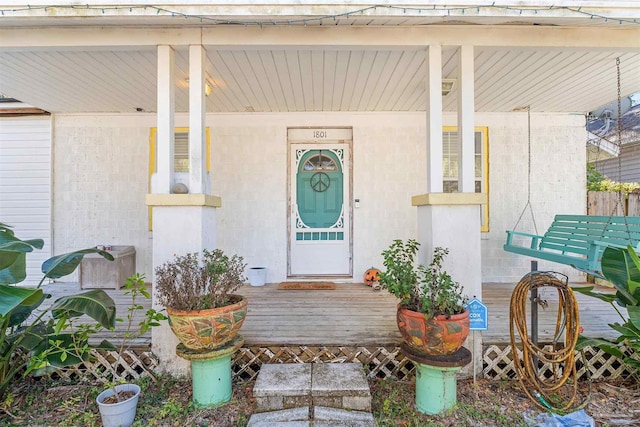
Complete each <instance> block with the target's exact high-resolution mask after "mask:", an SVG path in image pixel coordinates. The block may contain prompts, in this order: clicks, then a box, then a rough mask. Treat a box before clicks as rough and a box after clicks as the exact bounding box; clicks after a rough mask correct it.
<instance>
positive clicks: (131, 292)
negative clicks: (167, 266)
mask: <svg viewBox="0 0 640 427" xmlns="http://www.w3.org/2000/svg"><path fill="white" fill-rule="evenodd" d="M144 279H145V276H144V275H143V274H140V273H135V274H134V275H133V276H130V277H128V278H127V280H126V282H125V284H124V289H125V291H124V294H125V295H127V296H129V297H130V298H131V304H130V305H129V307H127V320H126V322H127V326H126V329H125V334H124V337H123V338H122V341H121V342H120V346H119V347H118V362H120V361H121V360H123V358H122V355H123V353H124V350H125V349H126V348H128V346H127V345H126V344H127V341H129V340H133V339H136V338H138V337H140V336H141V335H143V334H145V333H146V332H148V331H149V330H150V329H151V328H152V327H154V326H159V325H160V321H162V320H166V319H167V317H166V316H165V315H164V314H163V313H162V310H160V311H158V310H156V309H154V308H149V309H147V310H146V312H145V316H144V318H143V319H142V320H141V321H140V322H139V323H138V327H137V330H136V331H135V332H134V331H133V330H132V329H133V325H134V316H135V314H136V312H138V311H140V310H144V309H145V308H144V306H143V305H142V304H140V303H139V302H138V301H139V298H140V297H143V298H145V299H151V294H150V293H149V291H147V285H146V283H145V281H144ZM117 320H118V321H120V320H122V319H117ZM116 385H117V384H112V385H111V387H110V388H111V390H113V396H114V400H115V402H114V403H116V402H122V401H123V400H126V397H125V396H123V394H122V393H121V392H119V391H118V390H117V389H116V387H115V386H116Z"/></svg>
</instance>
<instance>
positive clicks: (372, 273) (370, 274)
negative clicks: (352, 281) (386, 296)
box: [364, 267, 380, 286]
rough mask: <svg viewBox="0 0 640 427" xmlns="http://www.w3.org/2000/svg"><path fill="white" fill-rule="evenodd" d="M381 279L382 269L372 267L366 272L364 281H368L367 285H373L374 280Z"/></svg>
mask: <svg viewBox="0 0 640 427" xmlns="http://www.w3.org/2000/svg"><path fill="white" fill-rule="evenodd" d="M379 280H380V270H378V269H377V268H373V267H371V268H369V269H368V270H367V271H365V272H364V283H366V284H367V285H369V286H371V285H373V283H374V282H377V281H379Z"/></svg>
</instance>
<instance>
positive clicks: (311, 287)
mask: <svg viewBox="0 0 640 427" xmlns="http://www.w3.org/2000/svg"><path fill="white" fill-rule="evenodd" d="M335 288H336V284H335V283H333V282H282V283H280V284H279V285H278V289H283V290H288V291H331V290H334V289H335Z"/></svg>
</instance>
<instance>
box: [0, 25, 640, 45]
mask: <svg viewBox="0 0 640 427" xmlns="http://www.w3.org/2000/svg"><path fill="white" fill-rule="evenodd" d="M461 43H463V44H471V45H474V46H499V47H537V48H540V47H542V48H563V49H567V48H570V49H589V50H598V49H606V50H616V51H637V50H638V49H640V27H639V28H609V27H608V28H602V27H593V28H568V27H533V26H532V27H521V26H446V25H445V26H429V27H411V28H406V27H377V28H371V27H285V26H279V27H268V28H266V27H265V28H259V27H248V28H239V27H214V28H204V29H200V28H162V29H149V28H115V27H114V28H111V27H109V28H100V29H96V28H30V29H28V30H27V29H25V28H19V29H0V50H40V49H47V48H58V49H63V48H65V49H78V48H80V49H86V48H106V49H128V48H132V47H135V48H138V49H139V48H141V47H145V46H146V47H153V48H154V49H155V46H157V45H159V44H166V45H173V46H187V45H190V44H203V45H205V46H212V47H216V48H233V47H244V48H246V47H248V46H251V47H255V48H260V47H269V48H273V47H278V46H279V47H296V46H297V47H306V48H309V47H315V46H317V47H319V48H326V47H327V46H333V47H336V48H339V49H345V48H363V47H373V48H395V47H397V48H404V49H406V48H407V47H412V46H413V47H416V48H418V47H419V48H424V47H425V46H428V45H433V44H441V45H460V44H461Z"/></svg>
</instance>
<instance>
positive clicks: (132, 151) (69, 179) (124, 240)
mask: <svg viewBox="0 0 640 427" xmlns="http://www.w3.org/2000/svg"><path fill="white" fill-rule="evenodd" d="M54 121H55V128H54V129H55V130H54V148H53V150H54V167H53V170H54V191H53V194H54V196H53V198H54V208H53V224H54V227H53V229H54V252H55V253H56V254H59V253H63V252H67V251H71V250H75V249H80V248H85V247H91V246H95V245H97V244H111V245H116V244H126V245H133V246H135V248H136V269H137V271H139V272H141V273H144V274H146V276H147V279H148V280H151V240H150V235H149V232H148V230H147V228H148V222H147V221H148V220H147V207H146V206H145V204H144V198H145V195H146V193H147V176H148V164H149V161H148V150H149V128H150V127H151V126H153V125H154V119H153V118H152V117H147V118H146V121H147V122H148V123H149V126H146V127H141V122H144V121H145V120H144V118H143V119H142V120H141V119H140V118H139V117H135V118H133V119H132V118H130V117H128V116H125V115H117V116H95V117H92V116H54ZM64 280H77V274H76V275H72V276H68V277H67V278H65V279H64Z"/></svg>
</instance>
